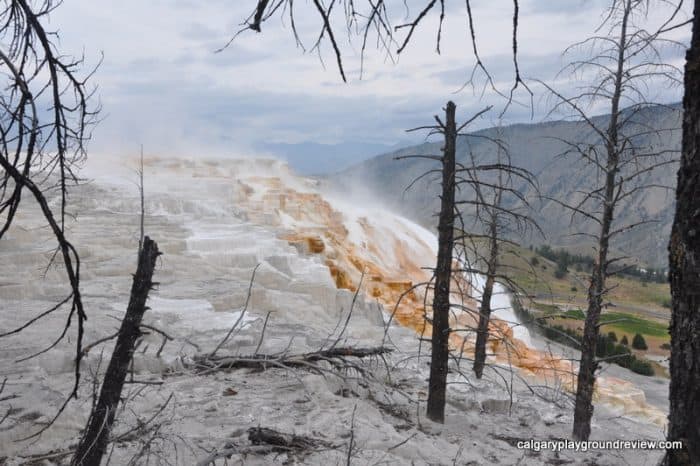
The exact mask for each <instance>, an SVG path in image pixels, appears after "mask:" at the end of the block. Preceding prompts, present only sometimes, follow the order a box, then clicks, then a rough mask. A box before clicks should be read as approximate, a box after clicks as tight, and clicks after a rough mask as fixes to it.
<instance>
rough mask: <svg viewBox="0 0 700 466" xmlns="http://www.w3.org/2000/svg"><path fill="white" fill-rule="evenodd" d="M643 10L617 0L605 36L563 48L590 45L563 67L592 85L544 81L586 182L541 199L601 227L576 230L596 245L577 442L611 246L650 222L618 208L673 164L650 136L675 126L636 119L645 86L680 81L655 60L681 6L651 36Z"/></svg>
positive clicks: (636, 0) (587, 412) (586, 411)
mask: <svg viewBox="0 0 700 466" xmlns="http://www.w3.org/2000/svg"><path fill="white" fill-rule="evenodd" d="M648 7H649V4H648V2H646V1H643V0H614V1H613V2H612V5H611V7H610V9H609V11H608V14H607V16H606V19H605V22H604V23H603V25H601V26H600V28H599V29H598V30H603V31H606V34H604V35H598V36H593V37H591V38H589V39H586V40H585V41H583V42H581V43H579V44H576V45H575V46H573V47H572V48H570V49H569V50H568V51H571V50H580V49H581V48H582V47H584V48H586V49H591V50H593V54H592V56H591V58H587V59H581V60H575V61H573V62H571V63H570V64H569V65H568V68H566V69H568V70H570V71H571V72H572V73H573V74H580V75H582V76H586V74H590V73H594V74H595V80H594V81H593V84H592V85H591V86H590V87H586V88H584V90H583V91H582V92H581V93H580V94H578V95H575V96H570V97H567V96H564V95H563V94H561V93H559V92H557V91H555V90H554V89H552V88H551V87H550V86H548V85H546V84H545V87H547V89H548V90H549V91H550V92H551V93H552V95H553V96H554V98H555V99H556V100H557V103H556V105H555V110H556V109H566V110H567V111H568V112H570V113H571V114H573V115H574V116H575V117H578V118H579V119H580V120H581V122H582V124H583V125H584V126H585V127H586V128H587V129H588V134H586V135H584V138H585V139H582V140H576V141H564V140H562V141H561V142H563V143H564V144H565V145H566V147H567V148H568V149H567V151H566V152H565V154H563V155H566V156H568V157H569V158H571V159H572V160H577V161H583V163H584V173H583V175H582V177H581V179H584V180H586V183H587V185H586V186H581V187H580V188H579V189H577V190H576V191H575V192H574V193H573V194H572V196H571V197H570V198H569V200H566V201H563V200H561V199H555V198H552V197H547V196H545V198H546V199H547V200H549V201H553V202H555V203H557V204H560V205H561V206H563V207H565V208H567V209H568V210H569V211H570V212H571V220H572V224H573V222H574V219H575V218H578V219H581V220H584V221H586V222H589V223H592V224H593V225H595V228H596V229H597V230H598V231H597V233H595V234H592V233H588V232H586V231H583V230H580V229H579V230H578V231H577V232H576V234H577V235H580V236H583V237H586V238H591V239H592V240H593V241H594V244H595V246H594V248H595V250H596V260H595V263H594V265H593V268H592V271H591V275H590V285H589V289H588V297H587V301H588V307H587V312H586V319H585V323H584V330H583V338H582V342H581V360H580V365H579V372H578V381H577V389H576V403H575V410H574V426H573V436H574V437H575V438H576V439H579V440H587V439H588V437H589V435H590V424H591V417H592V415H593V404H592V399H593V390H594V384H595V378H596V375H595V372H596V369H597V368H598V361H597V360H596V358H595V354H596V341H597V337H598V333H599V327H600V315H601V312H602V311H603V299H604V297H605V295H606V293H607V292H608V291H609V290H610V284H609V283H608V279H609V278H610V277H611V276H613V275H615V273H619V271H618V272H614V271H612V268H611V265H612V264H615V263H616V262H620V261H622V260H623V259H626V258H627V257H626V256H614V255H613V253H611V246H612V244H613V241H614V240H615V238H616V237H618V236H619V235H620V234H621V233H623V232H627V231H629V230H631V229H632V228H635V227H637V226H639V225H643V224H646V223H649V222H652V221H654V220H653V219H640V221H638V222H635V223H630V224H624V225H620V224H619V222H617V221H616V220H615V212H616V210H617V209H618V208H623V207H624V206H625V205H626V203H627V202H629V201H630V200H632V199H634V196H636V195H638V194H639V193H640V192H641V191H643V190H647V189H652V188H660V189H664V188H665V189H668V187H664V186H659V185H658V184H653V183H650V182H649V181H647V180H648V176H649V174H650V173H652V172H653V171H654V170H656V169H658V168H660V167H662V166H664V165H668V164H671V163H674V162H675V160H674V153H673V152H672V151H659V150H655V149H654V146H656V147H658V146H659V144H657V143H656V139H655V138H657V137H659V135H660V134H661V132H663V131H672V130H673V128H650V127H648V126H647V125H646V124H645V123H644V122H643V121H642V119H641V118H639V117H640V115H643V112H644V111H645V110H647V109H648V108H649V106H650V105H651V103H650V102H648V101H647V100H646V98H645V95H644V90H645V89H647V88H648V87H649V86H651V85H657V86H658V85H666V86H667V85H669V83H670V84H671V85H673V84H675V83H677V82H678V79H679V76H680V70H678V69H677V68H676V67H674V66H673V65H672V64H669V63H665V62H663V61H662V60H661V59H660V57H661V53H660V48H661V47H664V46H666V45H677V44H675V43H673V42H671V41H665V40H664V39H663V36H662V33H663V28H665V27H666V26H667V25H668V24H669V23H670V21H672V20H673V17H675V16H676V14H677V13H678V9H676V10H675V11H674V12H673V14H672V16H671V18H670V19H669V20H668V21H666V22H665V23H664V24H665V25H664V26H663V27H662V29H660V30H659V31H657V32H654V33H649V32H647V31H645V30H644V29H643V28H641V27H640V26H638V25H637V24H636V22H635V21H636V20H637V19H638V18H639V17H644V16H645V15H646V13H647V8H648ZM593 105H604V106H606V107H607V108H608V110H609V112H610V116H609V117H608V118H607V119H606V120H601V119H600V118H593V117H592V116H591V115H590V114H589V113H588V109H589V108H592V106H593ZM625 105H627V107H626V108H624V106H625ZM591 173H593V174H592V175H591ZM579 225H580V223H579Z"/></svg>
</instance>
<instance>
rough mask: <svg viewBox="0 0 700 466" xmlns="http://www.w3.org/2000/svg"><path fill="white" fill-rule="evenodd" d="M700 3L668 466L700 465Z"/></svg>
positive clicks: (698, 5)
mask: <svg viewBox="0 0 700 466" xmlns="http://www.w3.org/2000/svg"><path fill="white" fill-rule="evenodd" d="M699 14H700V0H695V16H694V19H693V36H692V40H691V43H690V49H689V50H688V52H687V54H686V64H685V78H684V79H685V96H684V97H683V112H684V113H683V147H682V156H681V164H680V169H679V170H678V187H677V188H676V215H675V218H674V221H673V229H672V232H671V241H670V243H669V253H670V254H669V268H670V281H671V297H672V303H673V313H672V316H671V386H670V393H669V398H670V402H671V405H670V412H669V416H668V421H669V422H668V439H669V440H680V441H682V442H683V448H682V449H680V450H667V453H666V457H665V459H664V464H666V465H681V464H683V465H685V464H700V155H698V151H699V150H700V18H699V17H698V15H699Z"/></svg>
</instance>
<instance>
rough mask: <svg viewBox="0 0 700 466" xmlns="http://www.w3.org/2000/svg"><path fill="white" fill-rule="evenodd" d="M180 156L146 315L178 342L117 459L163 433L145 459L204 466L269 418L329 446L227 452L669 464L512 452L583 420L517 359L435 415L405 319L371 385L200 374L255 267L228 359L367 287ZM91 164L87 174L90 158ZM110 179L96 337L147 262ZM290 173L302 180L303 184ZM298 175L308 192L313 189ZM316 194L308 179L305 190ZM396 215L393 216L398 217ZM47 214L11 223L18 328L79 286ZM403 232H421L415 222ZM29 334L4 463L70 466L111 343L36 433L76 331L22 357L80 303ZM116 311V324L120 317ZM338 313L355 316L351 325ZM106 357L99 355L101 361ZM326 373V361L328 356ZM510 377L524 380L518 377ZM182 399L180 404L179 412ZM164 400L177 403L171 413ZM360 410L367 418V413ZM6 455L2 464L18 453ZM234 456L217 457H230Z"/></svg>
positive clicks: (363, 321)
mask: <svg viewBox="0 0 700 466" xmlns="http://www.w3.org/2000/svg"><path fill="white" fill-rule="evenodd" d="M231 163H234V162H230V161H229V162H223V161H221V162H209V163H207V164H203V163H201V162H198V163H197V164H196V165H195V164H194V163H191V162H186V161H173V163H172V166H171V167H169V168H163V167H162V166H161V167H159V169H158V172H156V173H148V172H147V178H146V192H147V212H148V213H149V215H148V218H147V221H146V231H147V233H148V234H150V235H151V236H152V237H153V238H154V239H155V240H156V241H157V242H158V244H159V246H160V249H161V250H162V251H163V253H164V255H163V257H162V259H161V261H160V263H159V266H158V269H157V271H156V280H157V281H159V282H160V286H159V288H158V290H157V292H155V293H154V294H153V295H152V297H151V299H150V301H149V305H150V306H151V310H149V311H148V312H147V314H146V317H145V319H144V322H145V323H147V324H150V325H154V326H156V327H158V328H160V329H162V330H164V331H166V332H167V333H169V334H170V335H171V336H173V337H174V338H175V341H171V342H169V343H168V344H167V345H166V346H165V348H164V350H163V351H162V353H161V354H160V355H159V356H156V352H157V350H158V348H159V346H160V343H161V337H160V336H158V335H150V336H148V337H146V338H145V342H144V343H142V344H141V346H140V347H139V354H137V356H136V357H135V363H134V370H135V376H134V377H135V379H136V380H142V381H143V380H146V381H152V382H154V381H155V382H162V385H139V384H130V385H127V388H126V393H125V396H126V397H127V398H128V402H127V403H126V404H125V405H124V407H123V409H122V411H121V412H120V413H119V415H118V419H119V422H118V425H117V428H116V429H115V430H116V432H117V433H124V432H127V431H129V430H130V429H132V428H133V426H135V425H137V424H138V422H137V420H136V419H137V418H138V419H140V420H141V421H145V420H148V419H150V418H151V417H152V416H153V415H155V414H156V413H159V414H158V415H157V416H156V419H155V423H157V424H160V425H161V426H160V428H159V429H158V430H156V431H154V430H147V431H145V432H143V433H140V434H139V435H136V436H132V438H130V439H129V440H128V441H124V442H119V443H117V444H116V446H115V448H114V450H113V452H112V453H111V455H112V456H111V458H110V461H111V464H119V465H121V464H127V463H128V462H129V460H130V459H131V458H132V457H133V456H134V455H135V454H136V453H137V452H139V451H140V450H141V448H142V447H143V445H144V444H145V443H148V442H149V440H150V439H151V438H153V440H152V441H151V442H150V443H149V447H150V448H149V450H147V451H143V452H142V456H141V457H140V459H138V460H137V463H139V464H141V463H145V462H146V458H147V457H148V458H149V459H150V461H151V462H152V463H155V464H183V465H190V464H196V463H197V462H198V461H201V460H203V459H205V458H207V457H208V456H209V455H210V454H211V453H213V452H215V451H217V450H218V451H220V450H224V449H226V448H229V449H231V448H239V449H240V448H243V449H245V448H246V447H248V446H249V442H248V440H247V429H249V428H251V427H258V426H260V427H270V428H274V429H277V430H279V431H283V432H288V433H295V434H299V435H306V436H309V437H314V438H316V439H321V440H323V441H324V442H326V443H327V444H329V445H330V446H328V447H325V448H319V449H317V450H314V451H309V452H306V453H305V454H298V455H290V454H288V453H277V454H268V455H265V456H260V455H254V454H251V455H247V456H245V457H244V456H241V455H234V456H232V458H231V460H230V461H229V462H230V463H231V462H233V464H239V463H245V464H271V463H285V462H287V463H303V464H318V465H329V464H346V461H347V455H348V448H349V445H350V438H351V437H352V439H353V442H352V445H353V447H352V451H351V461H352V464H357V465H361V464H362V465H364V464H493V463H495V464H531V465H539V464H600V465H603V464H610V465H617V464H634V465H643V464H654V463H655V461H656V460H657V459H658V458H659V456H660V455H659V453H658V452H644V451H620V452H618V451H600V452H587V453H581V452H578V453H577V452H570V451H563V452H559V453H557V452H552V451H542V452H532V451H526V450H520V449H518V448H516V447H515V445H516V443H517V442H518V440H519V439H529V438H536V439H539V440H548V439H561V438H568V437H569V433H570V429H571V422H572V415H571V409H570V402H569V401H568V400H567V397H566V396H565V395H564V394H562V393H560V392H558V391H556V389H553V388H538V389H536V390H535V393H533V392H532V391H531V390H529V389H528V388H526V387H525V386H524V385H523V384H522V383H520V382H518V377H517V375H516V376H514V377H511V376H510V375H509V373H508V371H507V370H506V368H496V369H490V370H489V371H487V374H486V378H485V380H482V381H477V380H475V379H473V378H472V377H471V376H470V367H469V365H468V364H467V362H466V361H464V363H463V365H462V370H463V371H464V374H465V375H466V376H467V377H466V378H464V377H461V376H459V374H458V369H457V368H453V369H454V371H453V373H452V374H451V376H450V377H451V379H450V380H451V381H452V382H454V383H453V384H451V385H450V387H449V391H448V396H447V398H448V406H447V421H446V423H445V424H444V425H438V424H434V423H432V422H430V421H428V420H426V419H425V417H424V410H425V403H424V400H425V397H426V388H427V387H426V386H427V383H426V379H427V374H428V372H427V371H428V366H427V363H428V359H427V358H426V356H425V349H426V348H423V352H421V353H419V352H418V346H419V342H418V340H417V338H416V336H415V334H414V333H413V332H412V331H410V330H408V329H405V328H400V327H397V326H395V325H393V326H392V327H391V328H390V331H389V334H388V336H389V341H390V342H391V344H393V345H394V346H395V348H396V351H395V352H394V353H393V354H391V355H390V356H388V357H387V358H386V360H385V361H382V360H378V359H373V360H371V361H368V362H367V366H366V368H367V369H368V370H370V371H371V373H372V374H374V379H371V380H366V381H360V380H358V379H357V377H356V374H354V373H349V374H345V375H344V376H343V377H339V376H337V375H334V374H331V373H329V372H326V373H324V375H319V374H315V373H312V372H307V371H303V370H295V371H289V370H283V369H280V368H270V369H269V370H267V371H264V372H251V371H249V370H237V371H231V372H215V373H211V374H205V375H197V374H194V373H192V371H189V370H184V369H183V361H184V362H185V363H186V362H188V361H190V360H191V358H192V357H193V356H194V355H195V354H197V353H203V352H208V351H211V350H212V349H213V348H214V347H215V346H216V345H217V343H218V342H219V341H220V340H221V338H223V336H224V335H225V334H226V332H227V331H228V329H229V328H230V326H231V325H232V324H233V323H234V322H235V321H236V319H237V318H238V316H239V315H240V311H241V309H242V307H243V304H244V302H245V299H246V295H247V290H248V284H249V280H250V276H251V273H252V270H253V268H254V267H255V265H256V264H258V263H260V264H261V265H260V267H259V268H258V270H257V273H256V277H255V283H254V286H253V293H252V298H251V302H250V306H249V309H248V312H247V314H246V318H245V319H243V321H244V326H243V328H242V330H241V331H239V332H237V333H236V334H235V335H234V336H233V338H231V340H229V342H228V343H227V344H226V345H225V346H224V347H223V348H222V350H221V354H227V353H228V354H235V353H240V354H249V353H252V352H254V351H255V349H256V347H257V346H258V344H259V341H260V335H261V330H262V326H263V319H264V318H265V317H266V316H267V314H268V313H270V319H269V323H268V325H267V328H266V332H265V338H264V340H263V342H262V344H261V346H260V350H259V351H260V352H264V353H275V352H282V351H288V352H290V353H294V352H303V351H311V350H315V349H318V348H319V347H321V346H322V345H324V344H325V345H326V346H328V345H329V344H332V342H333V341H335V340H336V338H337V335H338V334H339V332H340V330H339V328H342V326H343V324H342V323H343V322H344V319H345V316H346V315H347V312H348V310H349V309H350V307H351V301H352V293H351V292H349V291H347V290H338V289H336V287H335V284H334V282H333V280H332V279H331V276H330V273H329V271H328V268H327V267H326V265H324V264H323V263H322V262H321V260H320V259H319V258H318V257H317V256H309V255H304V254H302V253H300V252H299V251H298V250H297V249H296V248H294V247H292V246H290V245H289V244H288V243H287V242H286V241H284V240H281V239H279V238H278V234H277V232H275V231H272V230H270V229H269V228H265V227H262V226H260V225H254V224H252V223H250V222H249V221H247V220H246V216H245V215H243V214H242V212H240V210H239V209H238V208H237V206H235V205H232V203H231V202H230V200H231V199H232V198H233V189H234V183H233V180H231V179H230V178H226V177H222V176H221V174H220V173H221V171H220V170H218V168H219V165H221V166H223V165H226V164H231ZM235 164H238V166H237V169H238V170H241V169H245V170H250V171H253V172H262V173H268V174H269V173H270V172H271V171H279V167H278V164H277V163H273V162H269V161H268V162H250V161H238V162H235ZM88 168H90V167H88ZM87 173H88V175H89V176H90V177H92V178H93V179H94V180H95V181H94V182H92V183H90V184H87V185H84V186H82V187H80V188H77V189H76V190H75V191H74V193H73V196H72V198H71V203H72V209H73V210H74V211H75V212H77V213H78V217H77V221H76V222H72V223H71V227H70V237H71V238H72V239H73V241H74V243H75V244H76V245H77V246H78V248H79V251H80V253H81V256H82V258H83V268H82V279H83V288H84V294H85V302H86V307H87V312H88V315H89V321H88V327H87V333H86V337H85V341H86V342H92V341H95V340H97V339H99V338H101V337H104V336H107V335H109V334H111V333H113V332H114V331H115V329H116V328H117V325H118V322H117V320H116V319H118V318H120V317H121V316H123V313H124V310H125V309H126V303H127V300H128V291H129V286H130V274H131V273H133V270H134V268H135V263H136V253H135V249H136V244H137V231H138V216H137V215H136V213H137V210H138V201H137V190H136V188H135V186H134V185H133V184H132V183H131V180H135V178H136V177H135V175H134V174H133V173H132V172H131V171H129V170H127V169H124V168H123V167H122V166H121V165H119V164H115V163H111V164H109V169H104V168H102V169H99V170H98V169H92V171H90V170H88V172H87ZM289 183H300V182H299V181H298V180H296V179H290V180H289ZM300 186H301V185H300ZM302 187H303V186H302ZM387 215H388V214H387ZM38 219H39V217H38V215H37V213H36V212H30V211H25V212H24V214H23V215H22V216H21V217H20V218H18V221H17V223H16V226H15V227H14V230H13V231H12V234H11V235H10V236H9V237H8V238H7V239H3V240H2V241H0V257H2V261H1V262H0V263H1V264H2V266H1V267H0V330H4V329H11V328H15V327H17V326H19V325H21V324H22V323H24V322H25V321H26V320H27V319H28V318H30V317H31V316H34V315H36V314H38V313H39V312H41V311H42V310H44V309H47V308H49V307H50V306H51V305H52V304H53V303H55V302H56V300H57V299H60V298H61V297H63V293H65V291H66V290H65V285H64V280H63V277H62V275H61V270H60V268H55V269H50V270H49V271H48V273H47V276H46V277H45V278H42V277H41V276H42V273H43V272H44V270H43V268H44V267H45V264H46V261H47V257H49V256H50V253H51V248H52V243H51V242H50V237H49V235H48V232H47V231H46V230H45V229H42V228H39V227H41V223H40V221H39V220H38ZM406 225H409V223H408V222H406ZM60 312H61V313H60V314H59V313H57V314H55V315H51V316H49V317H48V318H47V319H46V320H44V321H42V322H41V323H38V324H37V325H34V326H31V327H29V328H27V329H26V330H25V331H23V332H22V333H20V334H17V335H15V336H12V337H8V338H3V339H0V379H1V378H5V377H6V378H7V383H6V386H5V389H4V391H3V392H2V393H1V394H0V400H2V401H0V419H2V418H3V417H4V416H5V415H7V417H6V418H5V419H4V421H3V422H2V423H1V424H0V464H3V463H5V462H6V463H7V464H23V463H25V462H27V461H28V459H29V458H30V457H36V456H42V455H47V458H51V459H50V460H49V459H47V460H44V462H43V463H41V464H51V463H60V462H65V461H67V458H66V457H63V458H55V457H52V456H51V453H52V452H61V451H65V450H67V449H70V448H71V447H72V446H73V445H74V444H75V442H76V441H77V439H78V438H79V435H80V430H81V429H82V428H83V427H84V426H85V423H86V420H87V416H88V414H89V409H90V405H91V397H90V393H91V389H92V385H91V379H92V377H91V376H90V373H91V372H93V373H94V372H99V370H100V369H103V368H104V366H105V365H106V361H107V358H108V357H109V352H110V350H111V346H112V343H111V342H110V343H106V344H104V345H101V346H98V347H96V348H94V349H92V350H91V351H90V353H89V355H88V357H87V361H86V364H85V366H84V368H83V371H82V372H83V383H82V385H81V396H80V398H79V399H78V400H76V401H73V402H71V403H70V404H69V406H68V409H67V410H66V412H65V413H63V414H62V415H61V416H60V418H59V419H58V420H57V422H56V423H55V425H54V426H53V427H52V428H51V429H49V430H48V431H46V432H45V433H44V434H42V435H41V436H40V437H38V438H33V439H30V440H24V441H22V440H20V439H22V438H24V437H27V436H29V435H31V434H32V433H34V432H36V431H37V430H38V429H39V428H40V427H41V426H42V425H43V424H44V423H46V422H47V421H48V420H49V419H50V418H51V417H52V416H53V414H54V413H55V411H56V409H57V408H58V407H59V406H60V405H61V403H62V401H63V399H64V397H65V395H66V394H67V393H69V392H70V388H71V384H72V383H73V362H72V361H73V358H74V354H73V353H72V351H73V350H74V338H75V333H74V332H72V331H71V332H69V336H68V337H67V338H66V339H65V341H63V342H62V343H60V344H59V346H58V347H57V348H55V349H53V350H51V351H50V352H48V353H46V354H44V355H41V356H39V357H37V358H35V359H32V360H30V361H27V362H21V363H18V362H15V361H16V360H17V359H19V358H22V357H24V356H27V355H30V354H32V353H33V352H35V351H37V350H40V349H41V348H43V347H44V346H46V345H47V344H48V343H50V342H51V341H52V339H53V338H55V337H56V336H57V335H58V334H59V333H60V331H61V329H62V327H63V324H64V320H65V312H66V311H65V310H63V311H60ZM115 318H116V319H115ZM385 319H386V316H383V315H382V311H381V310H380V308H379V306H378V305H377V304H376V303H374V302H373V301H371V300H367V299H365V298H364V297H362V296H360V298H359V299H358V302H357V303H356V305H355V307H354V311H353V316H352V319H351V320H350V323H349V326H348V328H347V330H345V331H344V332H343V334H342V338H341V340H340V341H339V343H338V344H339V345H345V344H348V345H354V346H374V345H378V344H380V343H381V342H382V339H383V337H384V321H385ZM339 322H340V326H339V325H338V323H339ZM101 360H102V362H101ZM324 367H325V366H324ZM511 383H512V384H513V387H514V388H513V391H511V390H510V389H509V388H508V386H509V385H510V384H511ZM166 401H167V405H166ZM164 405H165V408H164V409H162V411H161V408H162V407H163V406H164ZM353 413H354V416H353ZM611 437H614V438H625V439H662V438H663V432H662V431H661V430H660V429H659V428H658V427H657V426H655V425H652V424H648V423H644V422H640V421H638V420H633V419H627V418H625V417H624V416H618V415H617V414H615V413H612V412H610V411H608V410H606V409H605V407H603V406H601V407H598V408H597V409H596V414H595V417H594V426H593V438H595V439H610V438H611ZM3 458H4V459H3ZM222 463H223V460H219V463H218V464H222Z"/></svg>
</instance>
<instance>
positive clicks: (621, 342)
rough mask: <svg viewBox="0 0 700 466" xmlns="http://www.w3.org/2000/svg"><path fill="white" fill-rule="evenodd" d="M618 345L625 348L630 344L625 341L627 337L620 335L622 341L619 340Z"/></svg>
mask: <svg viewBox="0 0 700 466" xmlns="http://www.w3.org/2000/svg"><path fill="white" fill-rule="evenodd" d="M620 344H621V345H625V346H627V345H629V344H630V342H629V341H628V340H627V335H622V339H621V340H620Z"/></svg>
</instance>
